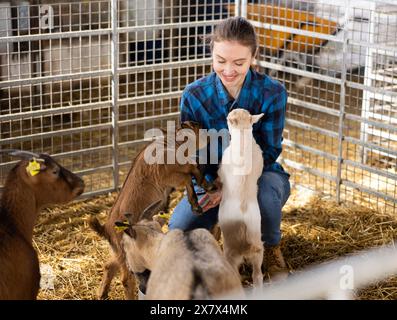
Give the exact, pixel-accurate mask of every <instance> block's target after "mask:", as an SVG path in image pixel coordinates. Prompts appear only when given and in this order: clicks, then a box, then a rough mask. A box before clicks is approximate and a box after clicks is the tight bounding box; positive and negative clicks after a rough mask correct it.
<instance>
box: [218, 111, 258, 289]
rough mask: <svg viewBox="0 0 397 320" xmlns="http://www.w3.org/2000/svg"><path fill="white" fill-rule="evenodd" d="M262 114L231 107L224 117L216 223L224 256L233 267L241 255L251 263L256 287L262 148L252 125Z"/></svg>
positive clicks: (236, 265)
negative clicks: (224, 141)
mask: <svg viewBox="0 0 397 320" xmlns="http://www.w3.org/2000/svg"><path fill="white" fill-rule="evenodd" d="M262 116H263V113H262V114H259V115H251V114H250V113H249V112H248V111H246V110H244V109H235V110H233V111H231V112H230V113H229V115H228V117H227V122H228V127H229V132H230V135H231V140H230V145H229V146H228V147H227V148H226V149H225V151H224V154H223V156H222V163H221V166H220V169H219V171H218V175H219V177H220V179H221V182H222V183H223V188H222V201H221V203H220V207H219V225H220V228H221V230H222V233H223V237H224V252H225V256H226V259H227V260H228V261H229V262H230V263H231V264H232V266H233V267H234V268H236V269H237V272H238V268H239V266H240V264H241V263H242V262H243V258H245V259H246V260H247V261H248V262H249V263H251V264H252V267H253V273H252V279H253V283H254V286H255V287H256V288H262V286H263V274H262V270H261V266H262V261H263V244H262V240H261V215H260V211H259V204H258V199H257V196H258V185H257V183H258V179H259V177H260V176H261V174H262V170H263V158H262V151H261V149H260V147H259V146H258V144H257V143H256V141H255V140H254V137H253V134H252V126H253V124H254V123H256V122H258V121H259V119H260V118H261V117H262Z"/></svg>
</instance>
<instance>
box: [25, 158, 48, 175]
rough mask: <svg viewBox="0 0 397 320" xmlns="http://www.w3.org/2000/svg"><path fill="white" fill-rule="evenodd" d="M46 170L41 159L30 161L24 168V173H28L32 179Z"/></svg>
mask: <svg viewBox="0 0 397 320" xmlns="http://www.w3.org/2000/svg"><path fill="white" fill-rule="evenodd" d="M45 169H47V167H46V165H45V164H44V160H42V159H36V158H33V159H30V160H29V163H28V165H27V166H26V172H27V173H29V174H30V175H31V176H32V177H34V176H35V175H37V174H39V173H40V171H44V170H45Z"/></svg>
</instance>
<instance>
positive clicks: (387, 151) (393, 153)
mask: <svg viewBox="0 0 397 320" xmlns="http://www.w3.org/2000/svg"><path fill="white" fill-rule="evenodd" d="M345 141H347V142H351V143H353V144H356V145H360V146H364V147H368V148H371V149H374V150H378V151H381V152H384V153H385V154H387V155H390V156H397V151H394V150H393V149H387V148H384V147H381V146H378V145H376V144H373V143H370V142H364V141H362V140H359V139H356V138H353V137H346V136H345Z"/></svg>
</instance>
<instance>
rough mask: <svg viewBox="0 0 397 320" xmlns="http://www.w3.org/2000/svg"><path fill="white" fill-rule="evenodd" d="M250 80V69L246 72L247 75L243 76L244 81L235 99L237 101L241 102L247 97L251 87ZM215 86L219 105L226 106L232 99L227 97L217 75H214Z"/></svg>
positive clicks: (227, 94) (229, 96)
mask: <svg viewBox="0 0 397 320" xmlns="http://www.w3.org/2000/svg"><path fill="white" fill-rule="evenodd" d="M251 78H252V71H251V69H249V70H248V72H247V75H246V76H245V80H244V83H243V87H242V88H241V91H240V93H239V95H238V97H237V100H238V101H241V100H242V99H243V100H244V97H247V95H249V88H250V85H251ZM215 86H216V90H217V93H218V98H219V101H220V103H221V105H224V106H225V105H227V104H228V103H229V102H230V101H233V100H234V99H233V97H232V96H231V95H229V93H228V92H227V90H226V89H225V87H224V86H223V84H222V81H221V79H220V78H219V77H218V75H217V74H215Z"/></svg>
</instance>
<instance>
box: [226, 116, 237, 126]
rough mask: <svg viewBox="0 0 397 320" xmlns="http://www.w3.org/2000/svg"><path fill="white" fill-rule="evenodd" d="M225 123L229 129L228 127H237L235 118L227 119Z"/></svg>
mask: <svg viewBox="0 0 397 320" xmlns="http://www.w3.org/2000/svg"><path fill="white" fill-rule="evenodd" d="M227 122H228V126H229V127H230V126H233V127H234V126H236V125H237V119H235V118H229V119H227Z"/></svg>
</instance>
